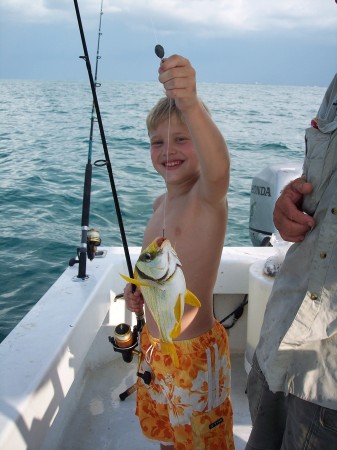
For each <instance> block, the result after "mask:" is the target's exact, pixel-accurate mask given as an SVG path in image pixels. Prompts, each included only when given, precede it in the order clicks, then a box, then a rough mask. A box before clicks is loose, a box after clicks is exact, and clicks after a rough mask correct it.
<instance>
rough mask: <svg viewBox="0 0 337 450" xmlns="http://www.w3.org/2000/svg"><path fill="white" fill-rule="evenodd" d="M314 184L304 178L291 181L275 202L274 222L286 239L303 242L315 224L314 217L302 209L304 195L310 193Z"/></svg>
mask: <svg viewBox="0 0 337 450" xmlns="http://www.w3.org/2000/svg"><path fill="white" fill-rule="evenodd" d="M311 191H312V184H311V183H308V182H306V181H305V179H304V178H302V177H301V178H296V180H294V181H292V182H291V183H289V184H288V185H287V186H286V187H285V188H284V190H283V192H282V194H281V195H280V197H279V198H278V200H277V201H276V203H275V208H274V224H275V226H276V228H277V229H278V231H279V233H280V235H281V237H282V238H283V239H284V240H285V241H290V242H301V241H303V239H304V237H305V235H306V234H307V232H308V231H309V230H311V229H312V228H313V227H314V226H315V221H314V219H313V218H312V217H311V216H309V215H308V214H305V213H304V212H303V211H302V210H301V204H302V200H303V196H304V195H306V194H310V193H311Z"/></svg>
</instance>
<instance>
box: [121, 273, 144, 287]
mask: <svg viewBox="0 0 337 450" xmlns="http://www.w3.org/2000/svg"><path fill="white" fill-rule="evenodd" d="M119 275H120V276H121V277H122V278H124V280H125V281H127V282H128V283H132V284H135V285H136V286H151V284H149V283H145V282H144V281H140V280H136V279H135V278H129V277H127V276H126V275H123V274H122V273H120V274H119Z"/></svg>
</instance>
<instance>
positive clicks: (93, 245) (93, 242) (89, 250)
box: [69, 228, 102, 267]
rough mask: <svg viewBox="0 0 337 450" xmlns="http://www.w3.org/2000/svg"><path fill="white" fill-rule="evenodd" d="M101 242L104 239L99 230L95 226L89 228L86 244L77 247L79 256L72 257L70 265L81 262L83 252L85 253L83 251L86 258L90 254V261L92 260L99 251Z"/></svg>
mask: <svg viewBox="0 0 337 450" xmlns="http://www.w3.org/2000/svg"><path fill="white" fill-rule="evenodd" d="M82 233H83V231H82ZM82 239H83V235H82ZM84 240H85V239H84ZM101 242H102V240H101V238H100V235H99V231H98V230H95V229H93V228H91V229H90V230H88V231H87V232H86V245H85V244H83V243H82V244H81V247H78V248H77V258H71V259H70V260H69V266H71V267H72V266H74V265H75V264H77V263H80V261H81V254H83V253H84V254H85V258H86V256H88V258H89V259H90V261H92V260H93V259H94V258H95V255H96V252H97V247H98V246H99V245H101Z"/></svg>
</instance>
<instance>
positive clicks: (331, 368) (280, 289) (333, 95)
mask: <svg viewBox="0 0 337 450" xmlns="http://www.w3.org/2000/svg"><path fill="white" fill-rule="evenodd" d="M316 123H317V128H315V127H311V128H308V129H307V130H306V156H305V160H304V165H303V175H304V177H305V178H306V179H307V180H308V181H310V182H311V183H312V184H313V192H312V194H310V195H308V196H306V197H305V199H304V202H303V210H304V211H305V212H307V213H308V214H310V215H312V216H313V217H314V218H315V220H316V226H315V228H314V229H313V230H312V231H310V232H309V233H308V234H307V235H306V237H305V240H304V241H303V242H301V243H299V244H293V245H292V246H291V247H290V249H289V251H288V253H287V255H286V258H285V260H284V262H283V265H282V267H281V270H280V272H279V273H278V275H277V277H276V279H275V283H274V286H273V290H272V293H271V295H270V298H269V301H268V304H267V308H266V313H265V317H264V321H263V325H262V330H261V337H260V341H259V344H258V346H257V350H256V355H257V359H258V361H259V364H260V367H261V370H262V371H263V373H264V375H265V377H266V379H267V382H268V384H269V388H270V389H271V390H272V391H273V392H276V391H283V392H285V394H288V393H292V394H294V395H296V396H298V397H300V398H302V399H304V400H308V401H311V402H313V403H317V404H319V405H322V406H326V407H328V408H332V409H336V410H337V74H336V75H335V77H334V79H333V81H332V82H331V84H330V86H329V88H328V90H327V92H326V94H325V97H324V99H323V102H322V105H321V107H320V109H319V112H318V116H317V120H316Z"/></svg>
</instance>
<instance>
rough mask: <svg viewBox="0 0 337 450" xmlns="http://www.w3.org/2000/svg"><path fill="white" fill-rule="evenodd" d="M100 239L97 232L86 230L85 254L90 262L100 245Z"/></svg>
mask: <svg viewBox="0 0 337 450" xmlns="http://www.w3.org/2000/svg"><path fill="white" fill-rule="evenodd" d="M101 242H102V239H101V238H100V235H99V231H97V230H94V229H93V228H92V229H91V230H88V232H87V254H88V258H89V259H90V261H92V260H93V259H94V257H95V254H96V251H97V247H98V246H99V245H101Z"/></svg>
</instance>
